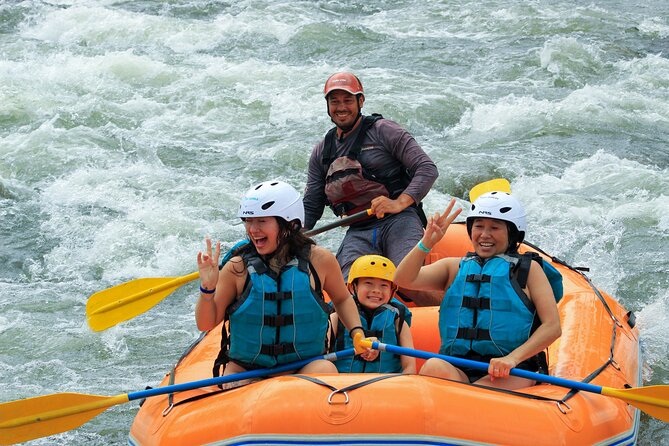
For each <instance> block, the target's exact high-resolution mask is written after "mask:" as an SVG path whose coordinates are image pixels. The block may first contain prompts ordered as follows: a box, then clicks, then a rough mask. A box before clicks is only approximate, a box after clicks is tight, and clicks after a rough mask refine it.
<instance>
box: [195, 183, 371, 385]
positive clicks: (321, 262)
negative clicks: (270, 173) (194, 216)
mask: <svg viewBox="0 0 669 446" xmlns="http://www.w3.org/2000/svg"><path fill="white" fill-rule="evenodd" d="M238 216H239V217H240V218H241V219H242V221H243V222H244V226H245V228H246V235H247V239H248V240H247V241H246V242H240V243H238V244H237V245H236V246H235V247H234V248H233V250H232V251H231V252H230V253H229V255H226V256H225V257H224V259H223V265H222V267H221V269H220V271H219V266H218V265H219V257H220V254H221V245H220V242H217V243H216V247H215V249H213V252H212V242H211V240H209V239H207V240H206V250H205V252H200V253H198V255H197V263H198V268H199V270H200V279H201V285H200V298H199V299H198V302H197V306H196V309H195V320H196V322H197V326H198V328H199V329H200V330H202V331H207V330H211V329H213V328H214V327H215V326H217V325H218V324H219V323H221V322H222V321H223V320H227V321H228V322H229V328H228V329H227V330H226V328H225V327H224V328H223V336H222V343H221V352H220V353H219V357H218V358H217V360H216V363H215V367H214V368H215V370H214V374H215V375H217V374H218V373H220V368H221V367H224V374H225V375H229V374H232V373H238V372H241V371H244V370H250V369H258V368H269V367H274V366H276V365H280V364H286V363H290V362H294V361H298V360H302V359H307V358H310V357H314V356H318V355H321V354H323V353H325V352H326V349H327V333H328V330H329V313H330V310H329V307H328V305H327V303H326V302H324V300H323V293H322V292H323V291H325V292H327V294H328V295H329V297H330V299H331V301H332V303H333V304H334V307H335V309H336V311H337V313H339V314H340V318H341V319H342V322H343V323H344V325H345V326H346V327H349V328H350V329H351V332H355V333H357V332H360V333H363V330H362V328H361V327H360V325H361V324H360V317H359V315H358V311H357V308H356V305H355V302H354V301H353V299H352V298H351V295H350V293H349V292H348V290H347V288H346V284H345V283H344V278H343V276H342V274H341V271H340V269H339V264H338V263H337V259H336V258H335V256H334V255H333V254H332V253H331V252H330V251H328V250H327V249H324V248H321V247H318V246H316V245H315V243H314V242H313V240H311V239H310V238H307V237H306V236H305V235H304V234H303V233H302V231H301V229H302V226H303V224H304V206H303V204H302V198H301V197H300V194H299V193H298V192H297V191H296V190H295V189H294V188H293V187H292V186H290V185H289V184H287V183H285V182H282V181H266V182H263V183H260V184H258V185H256V186H254V187H253V188H251V189H250V190H249V191H248V192H247V193H246V194H245V195H244V197H242V200H241V203H240V206H239V212H238ZM228 332H229V333H228ZM301 372H304V373H313V372H321V373H336V372H337V369H336V367H335V366H334V365H333V364H332V363H331V362H329V361H326V360H319V361H314V362H311V363H309V364H308V365H306V366H305V367H304V368H303V369H302V370H301Z"/></svg>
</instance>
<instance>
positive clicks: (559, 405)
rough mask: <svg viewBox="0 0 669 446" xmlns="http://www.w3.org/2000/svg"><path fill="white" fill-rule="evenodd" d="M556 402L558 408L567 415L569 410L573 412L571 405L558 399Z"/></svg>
mask: <svg viewBox="0 0 669 446" xmlns="http://www.w3.org/2000/svg"><path fill="white" fill-rule="evenodd" d="M555 404H557V407H558V410H559V411H560V412H562V413H563V414H564V415H567V411H569V412H571V407H570V406H569V404H567V403H565V402H564V401H556V402H555ZM563 406H564V407H566V408H567V410H565V409H564V408H563Z"/></svg>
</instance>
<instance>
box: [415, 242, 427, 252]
mask: <svg viewBox="0 0 669 446" xmlns="http://www.w3.org/2000/svg"><path fill="white" fill-rule="evenodd" d="M416 246H418V249H420V250H421V251H423V252H426V253H427V252H430V248H428V247H427V246H425V245H423V241H422V240H421V241H419V242H418V244H417V245H416Z"/></svg>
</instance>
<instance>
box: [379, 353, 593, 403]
mask: <svg viewBox="0 0 669 446" xmlns="http://www.w3.org/2000/svg"><path fill="white" fill-rule="evenodd" d="M372 348H373V349H375V350H382V351H386V352H390V353H394V354H396V355H404V356H412V357H414V358H421V359H431V358H438V359H441V360H444V361H446V362H448V363H450V364H453V365H454V366H456V367H468V368H471V369H478V370H484V371H487V370H488V364H487V363H485V362H479V361H472V360H471V359H464V358H456V357H455V356H446V355H440V354H438V353H432V352H426V351H422V350H415V349H413V348H406V347H398V346H397V345H390V344H384V343H382V342H372ZM510 373H511V375H514V376H518V377H520V378H527V379H532V380H534V381H539V382H544V383H548V384H553V385H556V386H560V387H566V388H569V389H577V390H582V391H584V392H590V393H599V394H601V393H602V387H601V386H596V385H594V384H588V383H584V382H580V381H572V380H569V379H564V378H558V377H557V376H550V375H544V374H542V373H535V372H530V371H528V370H522V369H511V372H510Z"/></svg>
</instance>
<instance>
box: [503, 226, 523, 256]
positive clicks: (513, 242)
mask: <svg viewBox="0 0 669 446" xmlns="http://www.w3.org/2000/svg"><path fill="white" fill-rule="evenodd" d="M506 229H507V231H508V233H509V246H508V247H507V248H506V252H507V254H515V253H517V252H518V247H519V246H520V242H521V241H522V238H521V236H520V231H518V228H516V225H514V224H513V223H511V222H508V221H507V222H506Z"/></svg>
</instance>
